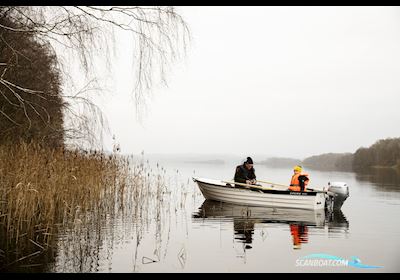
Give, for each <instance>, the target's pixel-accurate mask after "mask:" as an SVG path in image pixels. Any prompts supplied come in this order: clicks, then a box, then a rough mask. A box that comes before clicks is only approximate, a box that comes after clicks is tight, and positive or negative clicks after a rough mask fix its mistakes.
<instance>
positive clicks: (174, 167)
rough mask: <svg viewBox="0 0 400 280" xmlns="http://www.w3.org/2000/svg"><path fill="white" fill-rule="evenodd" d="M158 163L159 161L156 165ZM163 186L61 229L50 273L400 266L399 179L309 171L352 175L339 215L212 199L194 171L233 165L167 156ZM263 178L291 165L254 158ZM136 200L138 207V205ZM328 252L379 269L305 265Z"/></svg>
mask: <svg viewBox="0 0 400 280" xmlns="http://www.w3.org/2000/svg"><path fill="white" fill-rule="evenodd" d="M150 164H151V165H152V166H155V162H150ZM161 164H162V165H163V167H164V168H165V181H166V189H165V192H164V193H163V196H162V198H160V197H149V199H148V200H147V201H146V202H145V203H143V205H140V207H141V208H140V211H139V212H137V213H139V214H136V215H135V216H133V215H132V214H131V212H130V210H131V208H130V207H124V209H122V210H121V209H119V211H117V212H116V213H117V214H115V215H105V216H104V217H102V218H101V219H99V220H97V221H94V222H93V225H91V226H89V227H88V228H85V229H81V228H75V229H71V230H69V231H66V232H65V233H64V234H62V235H60V237H59V240H58V248H59V249H58V253H57V256H56V259H55V263H51V264H49V265H48V269H47V270H48V271H52V272H88V271H92V272H96V271H98V272H400V266H399V265H400V250H399V249H400V222H399V218H398V215H399V214H400V179H399V178H400V176H399V175H398V174H396V172H393V171H391V170H389V171H388V170H378V171H375V172H374V173H369V174H355V173H344V172H320V171H313V170H307V171H308V172H309V174H310V177H311V183H310V185H311V186H313V187H316V188H321V189H322V188H323V187H324V186H326V185H327V183H328V182H329V181H344V182H347V184H348V185H349V188H350V197H349V198H348V199H347V201H346V202H345V204H344V205H343V207H342V211H341V212H337V213H333V214H332V215H329V214H327V213H325V212H324V211H305V210H285V209H269V208H259V207H245V206H235V205H230V204H225V203H219V202H213V201H209V200H205V199H204V197H203V196H202V194H201V192H200V191H199V190H198V187H197V185H196V184H195V183H194V182H193V181H192V179H191V178H192V176H198V177H206V178H214V179H225V180H229V179H231V178H232V177H233V173H234V168H235V165H234V164H195V163H173V162H169V163H168V162H163V163H161ZM255 168H256V175H257V178H259V179H260V180H262V179H264V180H266V181H272V182H276V183H281V184H288V182H289V181H290V177H291V174H292V171H291V169H290V168H288V169H271V168H267V167H264V166H260V165H258V166H257V165H255ZM132 207H133V206H132ZM310 254H328V255H333V256H337V257H340V258H343V259H345V260H349V261H351V260H352V257H355V258H358V261H359V262H361V264H364V265H370V266H381V268H370V269H366V268H359V267H353V266H323V265H322V266H299V265H298V264H299V261H298V260H299V259H300V258H302V257H305V256H307V255H310Z"/></svg>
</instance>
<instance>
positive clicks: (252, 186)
mask: <svg viewBox="0 0 400 280" xmlns="http://www.w3.org/2000/svg"><path fill="white" fill-rule="evenodd" d="M222 182H224V183H228V184H234V185H239V186H243V187H247V188H256V189H260V190H273V189H272V188H265V187H261V186H257V185H250V184H243V183H238V182H232V181H222Z"/></svg>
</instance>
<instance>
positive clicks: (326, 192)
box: [257, 180, 336, 196]
mask: <svg viewBox="0 0 400 280" xmlns="http://www.w3.org/2000/svg"><path fill="white" fill-rule="evenodd" d="M257 182H260V183H265V184H271V185H274V186H281V187H286V188H289V186H286V185H282V184H276V183H272V182H267V181H261V180H257ZM306 191H312V192H316V193H325V194H328V195H330V196H336V194H335V193H333V192H330V191H320V190H316V189H312V188H309V187H307V190H306Z"/></svg>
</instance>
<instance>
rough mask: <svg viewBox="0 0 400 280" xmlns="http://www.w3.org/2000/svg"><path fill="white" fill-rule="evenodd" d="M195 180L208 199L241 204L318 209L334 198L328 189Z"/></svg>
mask: <svg viewBox="0 0 400 280" xmlns="http://www.w3.org/2000/svg"><path fill="white" fill-rule="evenodd" d="M193 181H194V182H196V183H197V185H198V186H199V188H200V191H201V192H202V194H203V195H204V197H205V198H206V199H211V200H216V201H222V202H228V203H234V204H240V205H249V206H261V207H280V208H297V209H311V210H316V209H324V208H325V206H326V202H327V201H332V200H333V199H331V197H332V196H331V195H329V194H328V193H329V192H327V191H305V192H293V191H289V190H279V189H271V188H262V187H256V186H254V187H246V188H241V187H235V185H233V184H229V183H226V182H224V181H221V180H215V179H206V178H193ZM346 188H347V185H346ZM347 196H348V192H347ZM347 196H346V197H345V198H344V199H346V198H347ZM328 198H329V199H328ZM343 201H344V200H343ZM343 201H341V203H340V206H341V205H342V204H343Z"/></svg>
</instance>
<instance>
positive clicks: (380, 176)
mask: <svg viewBox="0 0 400 280" xmlns="http://www.w3.org/2000/svg"><path fill="white" fill-rule="evenodd" d="M355 174H356V180H357V181H360V182H371V183H374V184H375V185H377V186H379V189H381V190H383V191H400V171H398V170H396V169H393V168H370V169H368V170H366V171H365V172H357V173H355Z"/></svg>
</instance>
